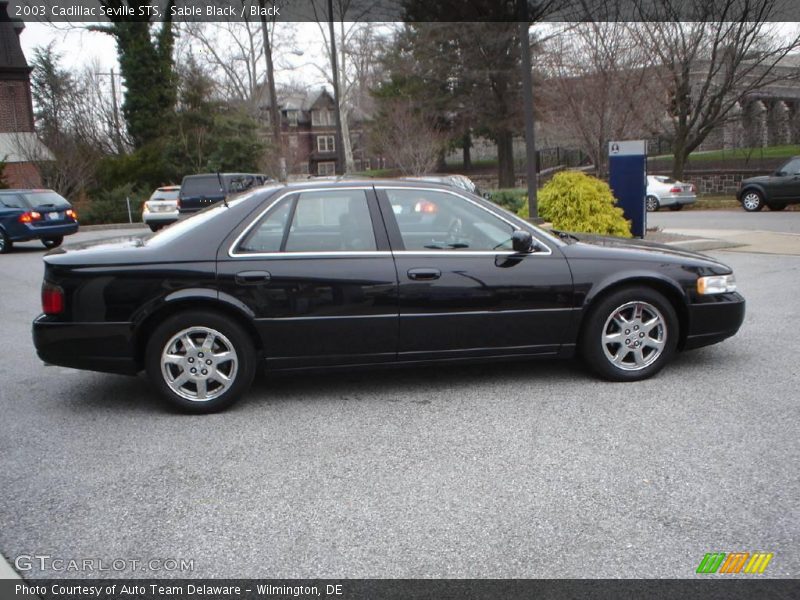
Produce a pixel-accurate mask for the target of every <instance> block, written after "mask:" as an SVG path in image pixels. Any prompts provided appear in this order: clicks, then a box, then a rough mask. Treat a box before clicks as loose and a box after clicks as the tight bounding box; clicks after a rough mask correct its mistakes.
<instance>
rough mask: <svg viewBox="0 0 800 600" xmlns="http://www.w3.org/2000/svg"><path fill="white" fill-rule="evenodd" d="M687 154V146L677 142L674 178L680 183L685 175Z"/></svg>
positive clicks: (674, 156) (673, 157)
mask: <svg viewBox="0 0 800 600" xmlns="http://www.w3.org/2000/svg"><path fill="white" fill-rule="evenodd" d="M686 159H687V152H686V147H685V144H684V143H683V142H682V141H681V142H679V141H677V140H676V141H675V149H674V153H673V155H672V177H673V179H677V180H678V181H683V173H684V170H685V169H686Z"/></svg>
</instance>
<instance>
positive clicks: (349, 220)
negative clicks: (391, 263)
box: [238, 190, 377, 252]
mask: <svg viewBox="0 0 800 600" xmlns="http://www.w3.org/2000/svg"><path fill="white" fill-rule="evenodd" d="M287 226H288V229H287ZM376 248H377V245H376V243H375V233H374V231H373V229H372V220H371V219H370V214H369V207H368V205H367V196H366V193H365V192H364V190H335V191H334V190H327V191H326V190H321V191H313V192H302V193H300V194H297V195H295V196H293V197H291V198H286V199H284V200H282V201H281V203H280V204H279V205H278V206H276V207H274V208H273V209H272V210H271V211H270V212H269V214H268V215H266V216H265V217H264V218H262V220H261V221H260V222H259V224H258V225H257V226H256V227H254V228H253V230H252V231H251V232H250V233H249V234H248V236H247V237H246V238H245V239H244V241H243V242H242V243H241V244H240V246H239V248H238V251H239V252H340V251H344V252H347V251H371V250H375V249H376Z"/></svg>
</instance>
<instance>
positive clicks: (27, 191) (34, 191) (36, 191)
mask: <svg viewBox="0 0 800 600" xmlns="http://www.w3.org/2000/svg"><path fill="white" fill-rule="evenodd" d="M20 192H24V193H25V194H43V193H45V192H52V193H54V194H57V193H58V192H56V191H55V190H50V189H45V188H16V189H13V190H9V189H4V190H0V194H19V193H20Z"/></svg>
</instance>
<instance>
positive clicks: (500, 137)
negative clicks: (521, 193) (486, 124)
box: [497, 130, 515, 188]
mask: <svg viewBox="0 0 800 600" xmlns="http://www.w3.org/2000/svg"><path fill="white" fill-rule="evenodd" d="M497 184H498V187H500V188H512V187H514V184H515V180H514V136H513V134H512V133H511V132H510V131H507V130H506V131H501V132H499V133H498V134H497Z"/></svg>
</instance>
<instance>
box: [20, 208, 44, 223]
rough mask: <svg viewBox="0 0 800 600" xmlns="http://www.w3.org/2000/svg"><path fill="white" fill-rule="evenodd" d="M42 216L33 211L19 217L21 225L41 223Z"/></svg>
mask: <svg viewBox="0 0 800 600" xmlns="http://www.w3.org/2000/svg"><path fill="white" fill-rule="evenodd" d="M41 218H42V215H41V214H39V213H38V212H36V211H35V210H31V211H28V212H24V213H22V214H21V215H20V216H19V222H20V223H33V222H34V221H40V220H41Z"/></svg>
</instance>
